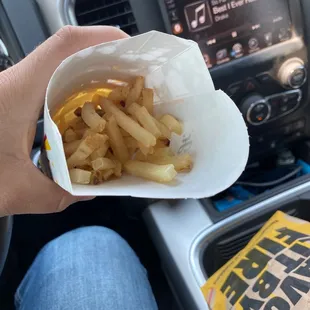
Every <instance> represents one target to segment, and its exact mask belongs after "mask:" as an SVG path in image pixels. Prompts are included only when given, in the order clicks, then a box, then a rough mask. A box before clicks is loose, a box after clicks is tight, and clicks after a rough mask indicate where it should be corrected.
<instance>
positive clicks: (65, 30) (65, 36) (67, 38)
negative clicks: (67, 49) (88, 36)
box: [54, 25, 78, 44]
mask: <svg viewBox="0 0 310 310" xmlns="http://www.w3.org/2000/svg"><path fill="white" fill-rule="evenodd" d="M77 34H78V27H76V26H71V25H66V26H64V27H62V28H60V29H59V30H58V31H57V32H56V33H55V34H54V36H55V37H56V38H58V39H59V40H60V41H61V42H63V43H66V44H68V43H69V42H71V41H72V39H74V37H76V36H77Z"/></svg>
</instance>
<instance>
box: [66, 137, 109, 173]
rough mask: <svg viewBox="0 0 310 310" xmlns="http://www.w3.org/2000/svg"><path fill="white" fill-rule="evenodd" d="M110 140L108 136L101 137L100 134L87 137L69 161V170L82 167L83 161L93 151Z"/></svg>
mask: <svg viewBox="0 0 310 310" xmlns="http://www.w3.org/2000/svg"><path fill="white" fill-rule="evenodd" d="M108 139H109V138H108V136H107V135H100V134H98V133H95V134H94V135H92V136H87V137H85V138H84V139H83V140H82V142H81V143H80V145H79V146H78V148H77V150H76V151H75V152H74V153H73V154H72V155H71V156H70V157H69V158H68V159H67V165H68V168H69V169H71V168H73V167H76V166H78V165H80V163H81V162H82V161H84V160H85V159H86V158H87V157H89V156H90V155H91V153H92V152H93V151H95V150H96V149H98V148H99V147H100V146H102V145H103V144H104V143H105V142H106V141H108Z"/></svg>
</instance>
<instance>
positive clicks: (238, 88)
mask: <svg viewBox="0 0 310 310" xmlns="http://www.w3.org/2000/svg"><path fill="white" fill-rule="evenodd" d="M242 87H243V83H242V82H237V83H234V84H231V85H229V86H228V88H227V95H228V96H230V97H233V96H236V95H238V94H239V93H241V92H242Z"/></svg>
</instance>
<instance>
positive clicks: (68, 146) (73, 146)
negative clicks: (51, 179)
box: [64, 140, 82, 157]
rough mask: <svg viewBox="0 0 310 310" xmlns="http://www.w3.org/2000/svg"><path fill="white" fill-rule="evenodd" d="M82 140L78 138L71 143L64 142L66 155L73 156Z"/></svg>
mask: <svg viewBox="0 0 310 310" xmlns="http://www.w3.org/2000/svg"><path fill="white" fill-rule="evenodd" d="M81 142H82V140H76V141H72V142H69V143H64V151H65V155H66V157H69V156H71V155H72V154H73V153H74V152H75V151H76V150H77V148H78V147H79V145H80V143H81Z"/></svg>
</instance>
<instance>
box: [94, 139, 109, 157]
mask: <svg viewBox="0 0 310 310" xmlns="http://www.w3.org/2000/svg"><path fill="white" fill-rule="evenodd" d="M109 147H110V145H109V143H108V142H105V143H104V144H103V145H102V146H100V147H99V149H97V150H95V151H94V152H92V154H91V155H90V159H91V160H96V159H97V158H100V157H104V156H105V155H106V153H107V151H108V149H109Z"/></svg>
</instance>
